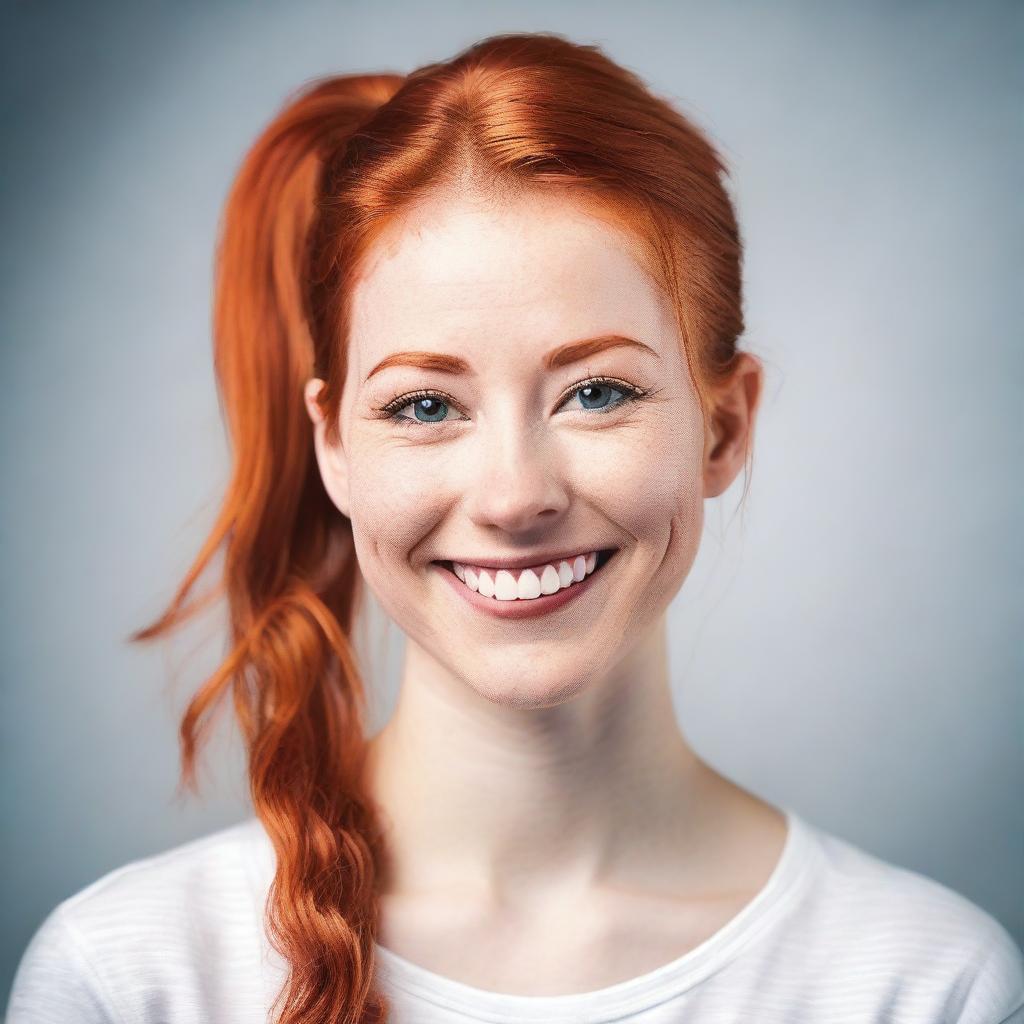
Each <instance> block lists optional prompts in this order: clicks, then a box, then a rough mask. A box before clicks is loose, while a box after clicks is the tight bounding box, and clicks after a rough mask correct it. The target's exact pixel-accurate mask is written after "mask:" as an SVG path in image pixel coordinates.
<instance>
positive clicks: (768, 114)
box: [0, 0, 1024, 993]
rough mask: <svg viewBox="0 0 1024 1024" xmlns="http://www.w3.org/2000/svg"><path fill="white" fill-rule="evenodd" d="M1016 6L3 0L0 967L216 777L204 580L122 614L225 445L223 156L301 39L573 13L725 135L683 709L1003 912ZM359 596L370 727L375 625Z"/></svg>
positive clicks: (179, 545)
mask: <svg viewBox="0 0 1024 1024" xmlns="http://www.w3.org/2000/svg"><path fill="white" fill-rule="evenodd" d="M1022 9H1024V8H1021V6H1020V5H1015V4H1011V3H1006V4H997V3H967V2H965V3H962V4H960V5H947V4H940V3H930V4H923V3H910V4H891V3H874V4H872V3H864V2H860V0H858V2H856V3H852V2H851V3H848V4H845V5H841V4H828V5H825V4H818V3H811V2H807V3H805V4H798V3H774V4H763V5H762V4H753V3H750V4H746V3H736V2H733V3H721V4H707V3H696V2H695V3H671V4H669V3H666V4H664V5H655V4H650V3H638V2H632V3H629V4H614V5H611V4H609V5H606V6H605V5H590V4H574V3H551V2H544V3H524V2H522V0H517V2H516V3H515V4H513V3H491V4H478V3H468V2H467V3H450V2H449V3H436V2H435V3H432V4H430V5H426V4H423V5H406V4H401V3H396V2H394V0H389V2H388V3H386V4H379V5H376V6H373V5H370V4H346V3H332V4H327V3H324V4H313V3H305V4H297V3H289V4H280V5H278V6H270V5H263V4H244V5H243V4H237V5H235V4H228V3H206V4H195V5H181V4H165V5H154V4H149V5H135V4H127V3H126V4H124V5H123V6H119V5H115V4H109V3H108V4H82V5H72V4H70V3H69V4H66V5H64V6H63V7H61V6H56V5H45V6H44V5H29V4H27V3H15V4H10V3H9V4H7V5H6V6H5V7H4V8H3V12H2V22H3V25H2V28H3V31H2V32H0V37H2V38H3V40H4V42H3V44H2V45H3V49H4V53H3V62H2V68H3V70H2V76H3V93H2V95H3V146H4V158H3V161H2V174H3V185H2V204H3V225H4V229H3V234H2V236H0V252H2V259H3V268H2V269H3V273H2V274H0V287H2V289H3V302H2V332H3V333H2V357H0V358H2V364H0V371H2V372H0V379H2V381H3V392H2V393H3V399H4V400H3V402H2V404H0V417H2V420H0V445H2V462H0V466H2V471H3V472H2V486H3V519H2V535H0V557H2V566H3V586H2V602H3V604H2V615H0V659H2V661H0V665H2V707H0V723H2V736H0V740H2V745H0V751H2V753H0V757H2V761H0V778H2V779H3V792H2V804H0V821H2V822H3V823H4V825H3V851H2V852H3V872H2V878H3V885H4V892H3V906H4V915H3V917H4V928H3V936H2V943H3V945H2V950H0V990H2V992H3V993H6V991H7V987H8V985H9V982H10V979H11V976H12V974H13V971H14V968H15V965H16V963H17V960H18V958H19V956H20V954H21V952H22V950H23V949H24V946H25V944H26V943H27V941H28V939H29V936H30V935H31V933H32V931H33V930H34V928H35V927H37V925H38V924H39V923H40V922H41V920H42V918H43V916H44V915H45V914H46V913H47V912H48V911H49V909H50V908H51V907H52V906H53V905H54V904H55V903H56V902H58V901H59V900H60V899H63V898H64V897H65V896H68V895H70V894H71V893H73V892H75V891H76V890H78V889H79V888H81V887H82V886H84V885H86V884H88V883H89V882H91V881H93V880H94V879H96V878H98V877H99V876H100V875H101V874H103V873H105V872H107V871H109V870H111V869H112V868H115V867H117V866H119V865H121V864H124V863H125V862H127V861H128V860H131V859H134V858H137V857H142V856H144V855H147V854H151V853H156V852H158V851H161V850H164V849H167V848H168V847H170V846H173V845H176V844H178V843H180V842H184V841H186V840H188V839H190V838H193V837H196V836H199V835H201V834H204V833H206V832H208V831H210V830H212V829H215V828H219V827H221V826H224V825H227V824H231V823H233V822H235V821H238V820H240V819H241V818H243V817H245V816H247V815H248V814H249V813H250V811H249V806H248V802H247V788H246V782H245V779H244V776H243V762H242V759H241V751H240V746H241V745H240V741H239V740H238V739H237V736H236V735H235V734H234V732H233V730H232V728H231V727H229V726H228V724H227V722H228V720H227V719H225V724H223V725H222V727H221V731H220V733H219V734H218V736H217V739H216V742H215V743H214V745H213V746H212V747H211V748H210V755H209V758H208V760H207V761H206V766H207V767H206V769H205V770H204V772H203V774H202V776H201V778H202V780H203V782H204V785H205V790H204V798H203V800H201V801H195V800H189V801H185V802H181V803H179V802H176V800H175V797H174V788H175V782H176V778H177V767H178V766H177V748H176V742H177V740H176V725H177V717H178V715H179V713H180V711H181V709H182V707H183V704H184V700H185V697H186V696H187V694H188V692H189V691H190V690H191V689H192V688H194V687H195V686H197V685H198V683H199V682H200V680H201V679H202V678H203V673H204V672H205V671H206V670H208V669H210V668H212V667H213V665H214V664H215V662H216V660H217V657H218V655H219V654H220V651H221V638H220V636H219V634H218V630H219V629H220V620H219V619H218V616H217V615H214V616H212V617H208V618H206V619H205V620H202V622H201V623H200V624H198V626H197V627H196V628H193V629H190V630H187V631H186V632H184V633H182V634H180V636H179V638H178V639H177V640H175V641H174V642H173V643H171V644H168V645H164V646H156V647H137V646H132V645H130V644H128V643H127V642H126V637H127V635H128V634H129V632H130V631H131V630H133V629H135V628H137V627H139V626H141V625H143V624H146V623H148V622H149V621H150V620H151V618H152V617H153V616H155V615H156V614H157V612H159V611H160V610H161V609H162V608H163V606H164V603H165V601H166V600H167V599H169V598H170V596H171V593H172V587H173V586H175V585H176V584H177V583H178V581H179V580H180V578H181V576H182V574H183V572H184V570H185V569H186V568H187V566H188V564H189V562H190V560H191V558H192V556H193V555H194V553H195V551H196V550H197V548H198V545H199V543H200V541H201V540H202V538H203V537H204V536H205V533H206V531H207V529H208V528H209V526H210V525H211V524H212V522H213V517H214V514H215V512H216V508H217V502H218V500H219V497H220V494H221V489H222V487H223V485H224V482H225V474H226V471H227V447H226V443H225V438H224V432H223V429H222V426H221V421H220V416H219V411H218V405H217V398H216V392H215V389H214V381H213V372H212V366H211V358H210V342H209V335H208V319H209V299H210V266H211V258H212V250H213V242H214V234H215V230H216V221H217V217H218V214H219V210H220V206H221V202H222V200H223V197H224V194H225V190H226V189H227V187H228V184H229V181H230V180H231V177H232V174H233V172H234V170H235V168H236V167H237V164H238V161H239V160H240V158H241V156H242V154H243V152H244V151H245V149H246V147H247V146H248V145H249V144H250V143H251V142H252V140H253V139H254V138H255V135H256V133H257V132H258V130H259V129H260V128H261V126H262V125H263V124H264V123H265V122H266V121H267V119H268V118H269V117H270V116H271V115H272V114H273V113H274V112H275V111H276V109H277V108H278V105H279V104H280V103H281V102H282V101H283V100H284V98H285V96H286V94H287V93H288V92H289V91H290V90H292V89H294V88H295V87H297V86H298V85H300V84H301V83H302V82H304V81H306V80H307V79H309V78H311V77H313V76H315V75H320V74H327V73H338V72H347V71H357V70H397V71H408V70H411V69H412V68H413V67H416V66H418V65H420V64H422V63H425V62H427V61H432V60H437V59H441V58H445V57H448V56H451V55H452V54H454V53H455V52H456V50H458V49H460V48H461V47H463V46H465V45H467V44H469V43H471V42H473V41H475V40H476V39H478V38H480V37H482V36H484V35H488V34H491V33H493V32H498V31H508V30H513V29H550V30H554V31H557V32H562V33H564V34H566V35H568V36H570V37H571V38H574V39H576V40H578V41H580V42H591V43H597V44H599V45H601V46H602V47H604V48H605V49H606V51H607V52H608V54H609V55H610V56H611V57H612V58H613V59H616V60H618V61H619V62H621V63H623V64H625V65H626V66H628V67H630V68H632V69H634V70H636V71H638V72H639V73H640V74H641V75H642V76H643V77H645V79H646V80H647V81H648V82H649V83H650V84H651V86H652V87H653V88H655V90H657V91H659V92H661V93H662V94H665V95H668V96H670V97H672V98H674V99H675V100H676V101H677V102H678V103H679V105H680V106H681V107H682V109H683V110H684V111H685V112H687V113H688V114H689V115H690V116H692V117H693V118H694V119H695V120H696V121H697V122H698V123H699V124H701V125H702V126H703V127H704V128H705V129H706V130H707V131H709V132H710V133H711V135H712V137H713V138H714V139H715V140H716V142H717V143H718V144H719V145H720V147H721V149H722V151H723V154H724V155H725V157H726V159H727V160H728V161H729V162H730V164H731V166H732V168H733V179H732V180H733V188H734V191H735V195H736V197H737V203H738V207H739V214H740V219H741V224H742V228H743V232H744V236H745V239H746V245H747V257H746V284H747V302H746V310H747V319H748V332H747V335H746V339H745V342H744V344H745V346H746V347H747V348H749V349H751V350H752V351H754V352H755V353H757V354H758V355H760V356H761V357H762V358H763V359H764V361H765V363H766V367H767V370H768V385H767V390H766V394H765V399H764V405H763V409H762V413H761V418H760V422H759V429H758V435H757V447H756V452H755V460H754V472H753V477H752V480H751V492H750V495H749V497H748V499H747V502H746V505H745V508H744V510H743V511H742V512H741V513H737V512H736V509H737V507H738V499H739V495H740V492H741V491H742V482H743V481H742V476H741V478H740V479H739V480H738V481H737V483H736V484H735V485H734V487H733V488H732V489H731V490H730V491H729V493H728V494H727V495H725V496H724V498H722V499H718V500H716V501H713V502H709V504H708V513H709V516H708V527H707V534H706V536H705V538H704V543H703V547H702V550H701V554H700V556H699V558H698V562H697V565H696V566H695V568H694V571H693V574H692V575H691V577H690V579H689V580H688V581H687V584H686V585H685V587H684V589H683V591H682V592H681V593H680V595H679V597H678V598H677V599H676V601H675V603H674V604H673V606H672V609H671V658H672V669H673V683H674V688H675V690H674V693H675V700H676V705H677V709H678V713H679V717H680V721H681V723H682V725H683V728H684V730H685V732H686V734H687V736H688V738H689V739H690V741H691V742H692V743H693V744H694V746H695V747H696V748H697V749H698V750H699V751H700V752H701V754H702V755H703V756H704V757H705V758H707V759H708V760H709V761H710V762H711V763H713V764H714V765H715V766H716V767H718V768H719V770H721V771H723V772H725V773H726V774H728V775H730V776H731V777H732V778H734V779H736V780H737V781H739V782H740V783H741V784H743V785H745V786H747V787H748V788H750V789H752V790H754V791H755V792H757V793H759V794H761V795H762V796H764V797H765V798H766V799H769V800H772V801H774V802H776V803H779V804H785V805H788V806H790V807H792V808H793V809H795V810H797V811H798V812H800V813H801V814H803V815H804V816H805V817H807V818H808V819H809V820H811V821H812V822H814V823H816V824H818V825H819V826H821V827H823V828H826V829H828V830H830V831H833V832H835V833H837V834H839V835H841V836H843V837H844V838H846V839H849V840H851V841H853V842H855V843H856V844H858V845H860V846H862V847H863V848H865V849H867V850H870V851H871V852H873V853H876V854H877V855H879V856H881V857H883V858H885V859H887V860H890V861H893V862H895V863H898V864H901V865H903V866H906V867H909V868H912V869H914V870H917V871H920V872H922V873H924V874H927V875H930V876H932V877H934V878H936V879H938V880H940V881H941V882H943V883H945V884H946V885H949V886H951V887H952V888H954V889H956V890H958V891H960V892H962V893H964V894H965V895H966V896H968V897H969V898H970V899H972V900H974V901H975V902H977V903H978V904H980V905H981V906H982V907H984V908H986V909H987V910H989V911H990V912H991V913H992V914H994V915H995V916H996V917H997V918H998V919H999V920H1001V921H1002V922H1003V923H1004V924H1005V925H1006V927H1007V928H1008V929H1009V930H1010V931H1011V933H1012V934H1013V935H1014V937H1015V938H1016V939H1017V941H1018V942H1022V941H1024V894H1022V885H1021V871H1020V869H1021V864H1022V851H1024V803H1022V801H1021V800H1020V792H1021V784H1022V781H1024V771H1022V750H1024V744H1022V742H1021V733H1022V713H1021V712H1022V707H1021V704H1022V693H1021V686H1020V681H1021V678H1022V674H1024V673H1022V649H1021V643H1020V632H1021V629H1020V627H1021V607H1022V602H1021V579H1022V578H1024V557H1022V544H1021V539H1020V531H1019V525H1017V524H1018V523H1019V520H1020V515H1021V497H1022V495H1021V483H1020V477H1021V472H1020V470H1021V465H1022V454H1024V453H1022V444H1021V441H1022V438H1021V432H1020V425H1019V419H1018V413H1019V395H1020V391H1021V385H1022V382H1024V374H1022V365H1021V363H1022V349H1024V346H1022V343H1021V332H1020V323H1021V312H1022V310H1021V303H1020V290H1021V288H1020V286H1021V280H1022V270H1024V267H1022V252H1021V238H1022V237H1024V236H1022V231H1021V228H1022V223H1021V220H1022V216H1021V205H1020V203H1019V200H1018V195H1019V184H1020V176H1021V159H1020V157H1021V149H1022V133H1021V100H1022V96H1024V89H1022V81H1021V70H1020V67H1021V62H1020V59H1019V55H1020V53H1021V50H1022V42H1024V23H1022V17H1021V11H1022ZM374 621H378V620H377V619H376V618H374V619H373V621H371V622H370V624H369V625H370V627H371V629H370V631H369V632H368V633H367V638H368V639H367V640H366V641H365V644H366V646H365V650H366V655H365V656H366V657H367V659H371V660H370V664H372V666H373V668H372V671H373V673H374V676H375V679H376V680H377V682H376V686H377V691H376V694H375V705H374V707H375V712H374V713H375V723H376V724H377V725H379V724H380V723H382V722H383V720H384V718H385V717H386V715H387V714H388V712H389V709H390V706H391V700H392V698H393V689H394V684H395V673H396V670H397V667H398V663H399V662H398V657H399V654H400V638H399V635H398V632H397V630H396V629H394V628H392V629H391V630H390V632H389V633H383V634H379V633H378V631H377V630H376V629H375V628H373V623H374ZM374 637H378V639H376V640H373V641H372V643H371V640H372V638H374ZM371 648H372V649H371ZM174 673H178V676H177V678H178V682H176V683H172V682H171V680H172V679H174V678H175V675H174Z"/></svg>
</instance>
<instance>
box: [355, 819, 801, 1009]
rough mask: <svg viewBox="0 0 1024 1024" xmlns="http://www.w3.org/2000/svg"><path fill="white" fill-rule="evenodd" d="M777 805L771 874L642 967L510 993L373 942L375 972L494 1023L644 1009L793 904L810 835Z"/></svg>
mask: <svg viewBox="0 0 1024 1024" xmlns="http://www.w3.org/2000/svg"><path fill="white" fill-rule="evenodd" d="M779 809H780V810H781V811H782V813H783V815H784V816H785V818H786V825H787V828H786V839H785V842H784V844H783V848H782V852H781V853H780V855H779V859H778V861H777V862H776V864H775V867H774V869H773V870H772V873H771V874H770V875H769V877H768V880H767V881H766V882H765V884H764V885H763V886H762V887H761V889H760V890H759V891H758V892H757V894H756V895H755V896H754V897H753V898H752V899H751V900H750V901H749V902H748V903H747V904H746V905H745V906H744V907H743V908H742V909H741V910H740V911H739V912H738V913H737V914H736V915H734V916H733V917H732V918H731V919H730V920H729V921H727V922H726V923H725V924H724V925H723V926H722V927H721V928H720V929H719V930H718V931H716V932H715V933H714V934H713V935H711V936H709V937H708V938H707V939H705V940H704V942H702V943H700V944H699V945H698V946H695V947H694V948H693V949H691V950H689V951H688V952H686V953H684V954H683V955H682V956H679V957H676V958H675V959H674V960H671V961H669V962H668V963H665V964H662V965H661V966H660V967H656V968H654V969H653V970H651V971H647V972H646V973H644V974H641V975H638V976H636V977H634V978H628V979H626V980H625V981H621V982H617V983H616V984H614V985H608V986H605V987H604V988H599V989H591V990H590V991H586V992H574V993H569V994H566V995H557V996H528V995H512V994H509V993H504V992H495V991H492V990H490V989H482V988H476V987H475V986H472V985H467V984H465V983H463V982H461V981H456V980H455V979H454V978H449V977H447V976H445V975H442V974H437V973H436V972H434V971H431V970H428V969H427V968H425V967H422V966H420V965H419V964H416V963H414V962H412V961H411V960H407V959H405V957H402V956H399V955H398V954H397V953H393V952H392V951H391V950H389V949H387V948H386V947H384V946H381V945H380V944H379V943H374V946H375V951H376V958H377V966H378V970H379V972H380V975H381V978H382V980H383V981H384V983H385V985H390V986H394V987H395V988H398V989H401V990H402V991H404V992H406V993H409V994H411V995H413V996H416V997H418V998H420V999H423V1000H426V1001H427V1002H430V1003H433V1004H435V1005H437V1006H441V1007H444V1008H445V1009H447V1010H452V1011H455V1012H461V1013H463V1014H465V1015H466V1016H468V1017H469V1018H470V1019H476V1020H480V1021H488V1022H497V1024H504V1022H510V1021H523V1020H527V1021H540V1020H544V1021H559V1020H562V1019H564V1020H587V1021H591V1022H593V1024H601V1022H607V1021H614V1020H618V1019H619V1018H621V1017H622V1016H624V1015H628V1014H631V1013H638V1012H640V1011H642V1010H645V1009H649V1008H650V1007H652V1006H656V1005H657V1004H658V1003H661V1002H664V1001H665V1000H667V999H670V998H672V997H674V996H677V995H679V994H680V993H682V992H685V991H686V990H687V989H690V988H692V987H694V986H695V985H697V984H699V983H700V982H701V981H703V980H705V979H706V978H708V977H709V976H710V975H712V974H714V973H715V972H716V971H718V970H720V969H721V968H722V967H724V966H725V965H726V964H727V963H729V962H730V961H731V960H732V959H734V958H735V957H736V956H737V955H738V954H739V952H740V951H741V950H742V949H743V948H744V947H745V946H747V945H748V944H749V943H750V942H752V941H754V939H756V938H757V937H758V936H760V935H762V934H763V933H764V932H765V931H766V930H767V929H768V928H770V927H771V926H772V925H773V924H774V923H775V922H776V921H777V920H778V919H779V918H781V917H782V916H783V915H784V914H786V913H787V912H788V911H789V910H790V909H791V908H792V907H793V906H794V905H795V903H796V895H797V893H798V892H799V891H800V890H801V889H802V887H803V886H804V885H805V884H806V882H807V880H808V878H809V877H810V870H809V866H810V863H811V860H812V854H813V851H814V846H813V842H812V838H813V837H812V835H811V831H810V828H809V826H808V825H807V823H806V822H805V821H804V820H803V818H802V817H800V815H798V814H796V813H795V812H794V811H793V810H792V809H791V808H789V807H787V806H782V807H780V808H779Z"/></svg>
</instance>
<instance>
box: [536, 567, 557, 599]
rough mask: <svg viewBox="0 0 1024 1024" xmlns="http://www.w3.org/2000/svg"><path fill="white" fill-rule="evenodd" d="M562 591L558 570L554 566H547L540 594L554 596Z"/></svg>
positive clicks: (542, 574)
mask: <svg viewBox="0 0 1024 1024" xmlns="http://www.w3.org/2000/svg"><path fill="white" fill-rule="evenodd" d="M561 589H562V581H561V580H560V579H559V578H558V570H557V569H556V568H555V567H554V566H553V565H545V566H544V572H542V573H541V576H540V592H541V593H542V594H554V593H555V592H556V591H558V590H561Z"/></svg>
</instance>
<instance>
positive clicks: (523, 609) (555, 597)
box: [431, 548, 618, 619]
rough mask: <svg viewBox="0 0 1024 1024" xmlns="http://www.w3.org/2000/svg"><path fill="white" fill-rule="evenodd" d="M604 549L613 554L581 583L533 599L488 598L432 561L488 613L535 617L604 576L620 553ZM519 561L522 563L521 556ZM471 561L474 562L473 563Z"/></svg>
mask: <svg viewBox="0 0 1024 1024" xmlns="http://www.w3.org/2000/svg"><path fill="white" fill-rule="evenodd" d="M592 550H593V549H592ZM603 550H611V554H610V555H609V556H608V557H607V558H606V559H605V560H604V562H603V563H601V564H599V565H598V566H597V568H595V569H594V571H593V572H592V573H590V574H589V575H588V576H585V577H584V578H583V579H581V580H580V581H579V582H578V583H573V584H571V585H570V586H568V587H565V588H564V589H562V590H558V591H556V592H555V593H554V594H542V595H541V596H540V597H535V598H533V600H530V601H518V600H517V601H499V600H498V599H497V598H494V597H484V596H483V595H482V594H478V593H477V592H476V591H475V590H470V589H469V587H467V586H466V584H465V583H463V582H462V581H461V580H460V579H459V578H458V576H456V575H455V573H454V572H452V571H451V569H448V568H446V566H445V564H444V563H441V562H432V563H431V564H432V565H433V566H434V568H436V569H437V571H438V572H439V573H440V574H441V576H442V578H443V579H445V580H447V581H448V584H449V586H451V587H453V588H454V589H455V590H456V591H457V593H458V594H459V596H460V597H461V598H462V599H463V600H464V601H467V602H468V603H469V604H470V605H472V606H473V607H474V608H476V609H478V610H479V611H481V612H483V613H484V614H485V615H491V616H493V617H494V618H496V619H532V618H534V617H535V616H537V615H546V614H547V613H548V612H553V611H557V610H558V609H559V608H562V607H563V606H564V605H566V604H567V603H568V602H569V601H572V600H574V599H575V598H577V597H579V596H580V595H581V594H584V593H586V591H588V590H589V589H590V587H591V585H592V584H593V581H594V577H596V576H600V575H601V574H602V573H603V572H604V569H605V567H606V566H607V564H608V563H609V562H610V561H611V560H612V559H613V558H614V557H615V555H616V553H617V552H618V548H613V549H603ZM518 561H519V562H522V560H521V559H519V560H518ZM449 564H450V563H449ZM469 564H470V565H472V564H473V563H472V562H470V563H469ZM538 564H539V563H538V562H527V563H523V564H520V565H511V566H509V568H513V569H519V568H524V567H529V566H531V565H538ZM481 568H485V569H486V568H488V566H482V567H481ZM499 568H505V566H499Z"/></svg>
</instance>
